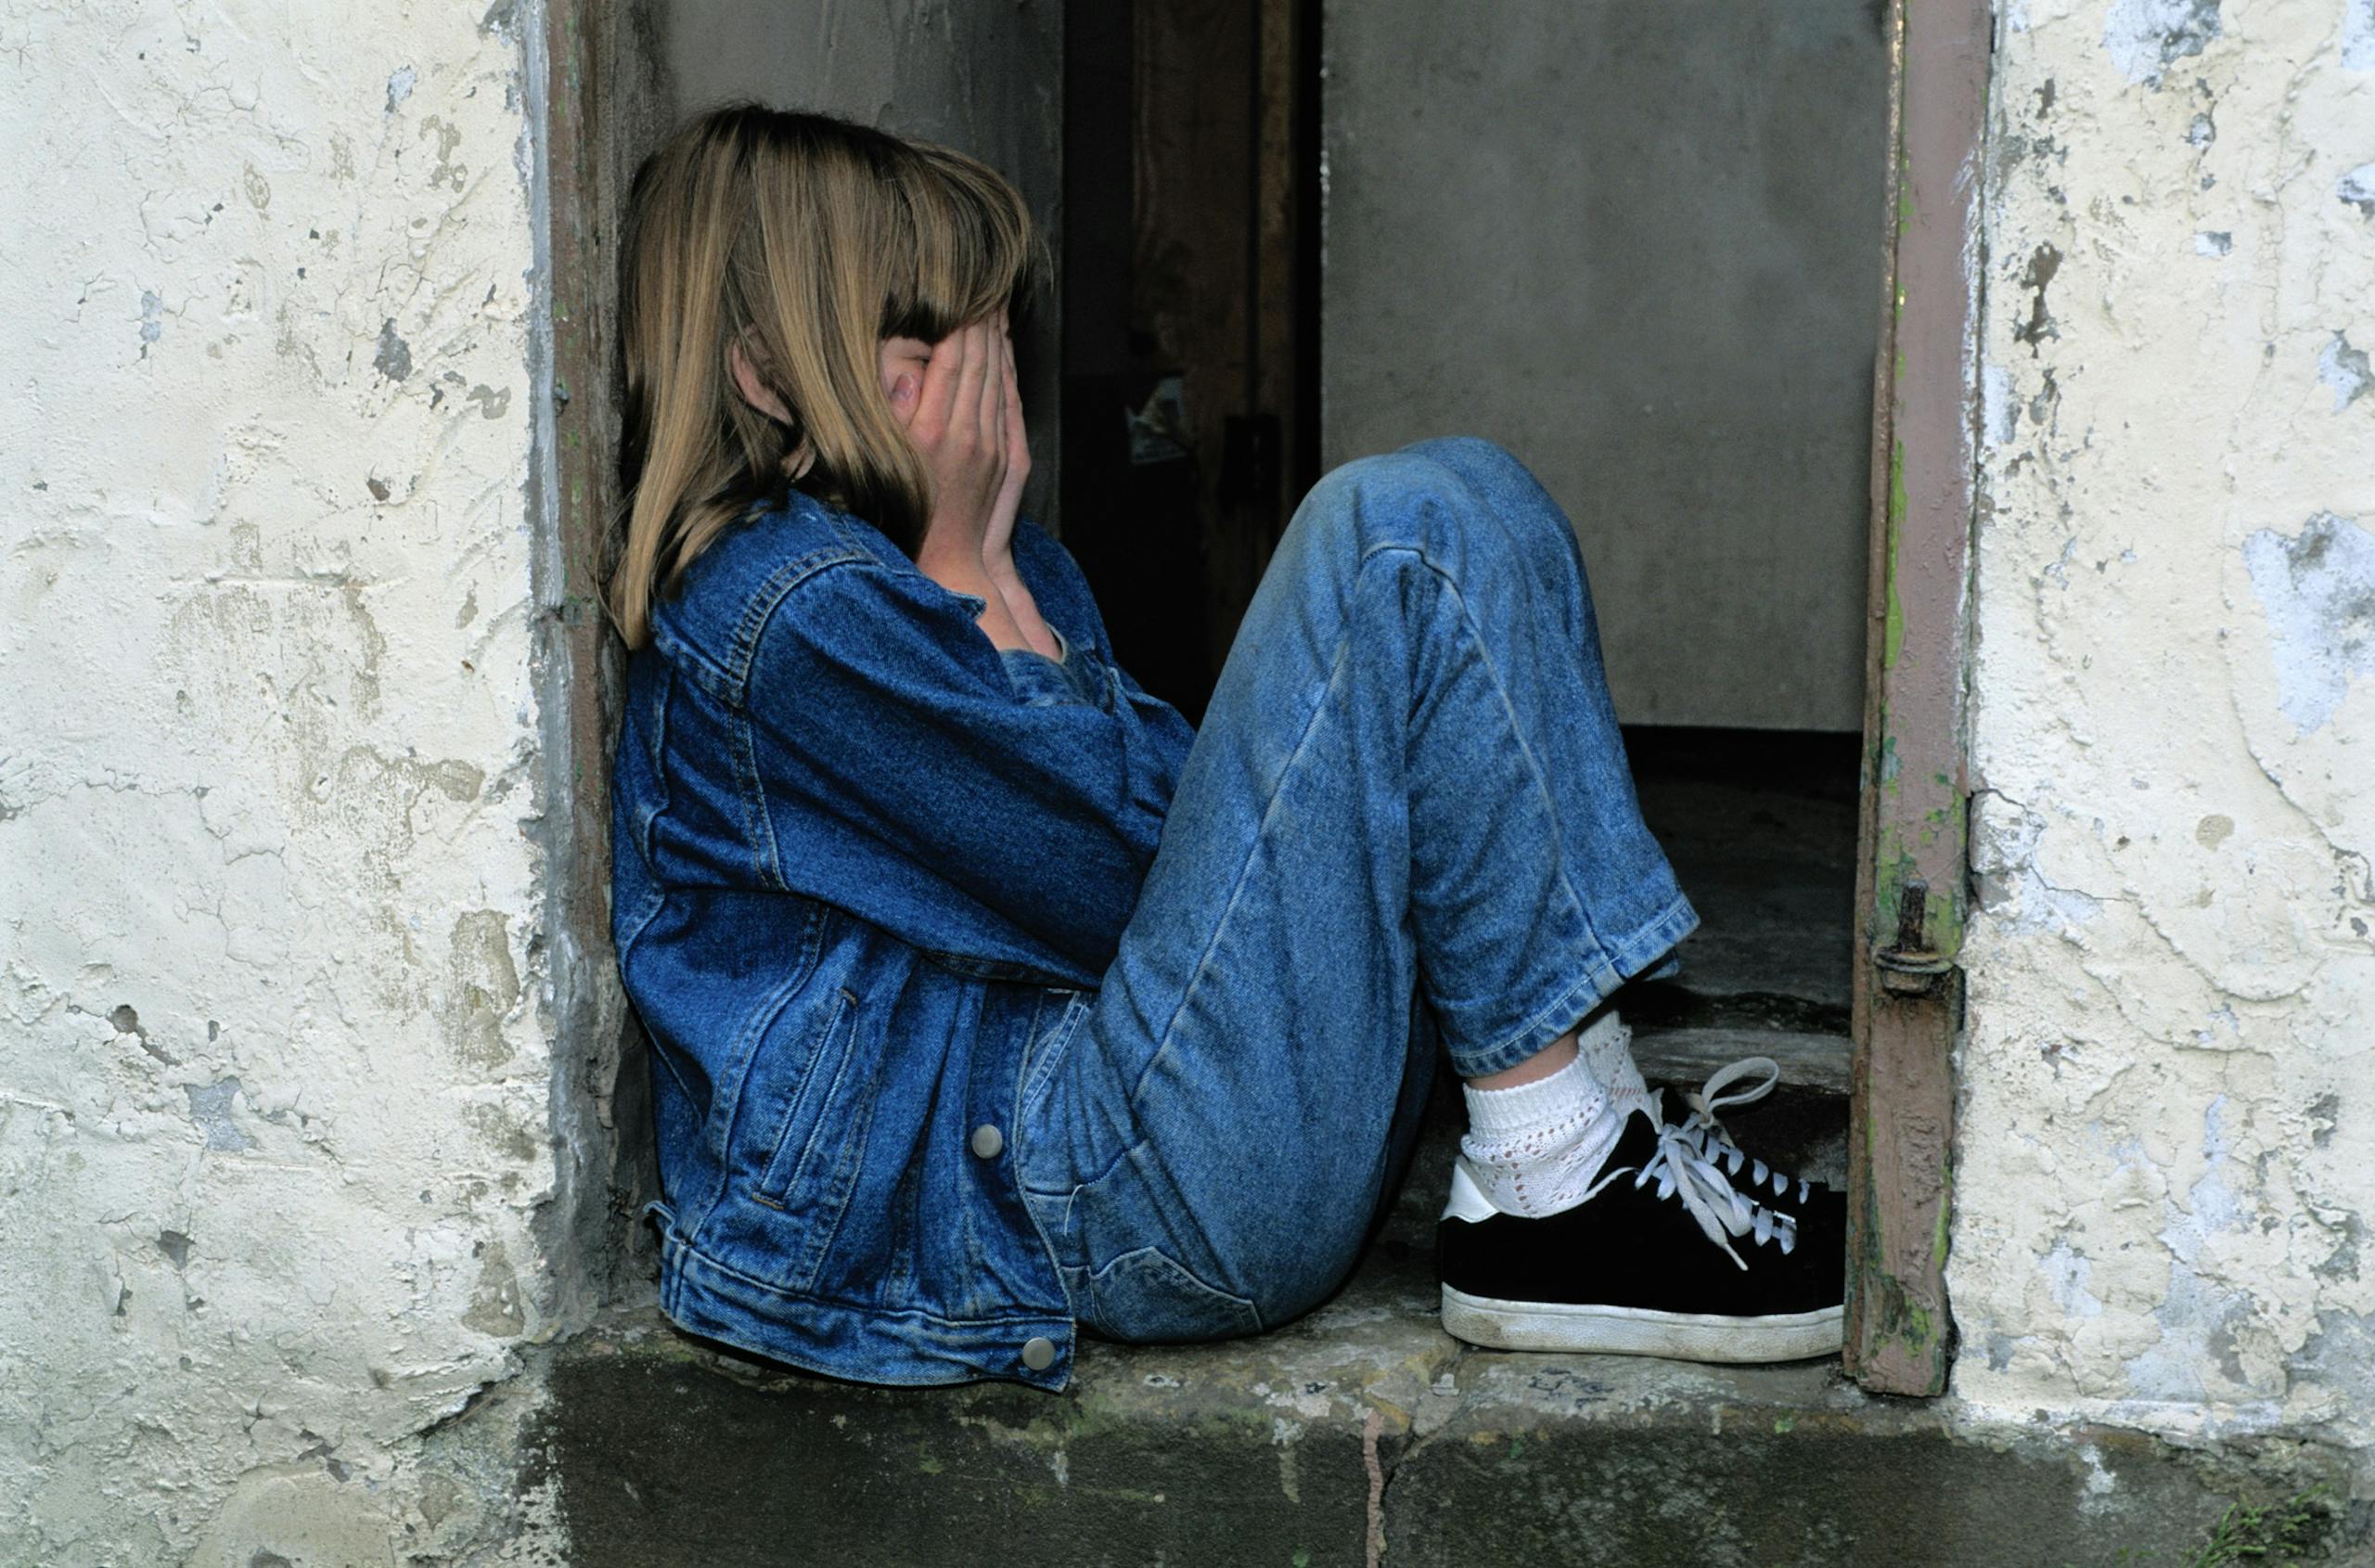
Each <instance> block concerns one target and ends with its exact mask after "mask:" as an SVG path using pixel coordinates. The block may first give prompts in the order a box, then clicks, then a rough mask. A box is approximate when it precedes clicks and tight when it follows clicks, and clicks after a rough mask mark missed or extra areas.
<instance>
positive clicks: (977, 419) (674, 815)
mask: <svg viewBox="0 0 2375 1568" xmlns="http://www.w3.org/2000/svg"><path fill="white" fill-rule="evenodd" d="M632 205H633V211H632V212H631V214H630V216H631V220H632V234H631V238H630V241H629V250H630V256H629V278H628V298H627V301H626V311H625V315H626V331H627V339H626V364H627V392H628V429H627V440H626V452H625V474H626V479H627V483H628V487H629V490H630V492H631V495H632V506H631V511H630V514H629V517H628V520H627V522H626V527H625V531H624V538H623V544H622V546H621V548H620V551H619V555H618V559H617V564H616V568H615V571H614V573H613V576H612V579H611V582H610V605H611V609H612V611H613V613H614V615H615V617H616V620H617V623H618V625H619V629H620V631H621V633H622V634H623V636H624V637H625V640H626V642H627V645H628V647H629V648H630V649H633V650H634V652H633V656H632V658H631V660H630V662H629V666H628V670H629V673H628V687H627V700H626V713H625V722H624V726H623V732H622V734H621V737H620V741H619V749H618V753H617V758H616V765H615V774H614V780H613V796H614V802H615V815H614V832H615V838H616V842H615V845H614V854H615V864H616V871H615V883H614V905H613V911H612V920H613V932H614V935H615V938H616V942H617V947H618V954H619V962H620V967H621V970H622V971H623V976H624V979H625V984H626V989H627V993H628V995H629V996H630V997H632V999H633V1000H634V1002H635V1007H636V1009H637V1010H638V1011H639V1012H640V1014H641V1016H642V1019H643V1022H644V1023H645V1024H646V1026H647V1027H648V1030H649V1032H650V1035H651V1040H652V1060H653V1080H654V1088H655V1100H656V1121H657V1134H658V1139H659V1152H660V1162H661V1181H662V1187H663V1189H664V1193H665V1196H664V1198H663V1199H661V1201H659V1202H655V1203H653V1204H652V1205H651V1206H650V1208H651V1211H652V1212H653V1213H654V1214H656V1215H657V1217H658V1220H659V1223H660V1229H661V1240H662V1253H661V1305H662V1307H663V1308H664V1310H665V1311H666V1312H667V1313H668V1315H669V1316H670V1317H672V1318H674V1320H675V1321H676V1322H677V1323H679V1324H681V1325H682V1326H684V1327H685V1328H687V1329H689V1330H694V1331H696V1332H699V1333H702V1334H706V1335H710V1336H712V1337H714V1338H716V1339H720V1340H724V1341H727V1342H731V1343H735V1344H738V1345H742V1346H745V1347H747V1348H749V1349H751V1350H754V1351H757V1352H759V1353H761V1354H763V1355H765V1356H773V1357H775V1358H777V1359H778V1360H781V1361H786V1362H790V1363H794V1364H797V1365H799V1366H802V1367H807V1368H811V1369H815V1370H819V1371H824V1372H829V1373H834V1374H838V1375H840V1376H843V1377H850V1378H861V1379H867V1380H871V1381H875V1382H894V1383H933V1382H961V1381H965V1380H968V1379H974V1378H1012V1379H1017V1380H1020V1381H1021V1382H1029V1383H1034V1384H1037V1385H1040V1386H1042V1387H1048V1388H1057V1387H1060V1386H1062V1385H1063V1383H1064V1382H1065V1381H1066V1379H1067V1377H1068V1376H1069V1375H1070V1371H1071V1368H1072V1356H1073V1354H1074V1343H1075V1334H1076V1332H1077V1331H1078V1330H1080V1329H1087V1330H1093V1331H1095V1332H1097V1333H1099V1334H1102V1335H1106V1336H1110V1337H1112V1338H1118V1339H1125V1340H1169V1339H1198V1338H1210V1337H1216V1336H1222V1335H1230V1334H1249V1333H1254V1332H1257V1331H1259V1330H1263V1329H1265V1328H1268V1327H1271V1326H1273V1325H1275V1324H1277V1323H1280V1322H1283V1321H1285V1320H1287V1319H1289V1318H1291V1317H1295V1316H1296V1315H1297V1314H1299V1313H1302V1312H1303V1311H1306V1310H1307V1309H1309V1308H1310V1307H1312V1306H1314V1305H1316V1304H1317V1303H1319V1302H1320V1301H1321V1300H1323V1299H1324V1298H1326V1297H1327V1296H1328V1295H1329V1293H1330V1292H1333V1291H1334V1290H1335V1289H1336V1288H1337V1286H1338V1285H1339V1284H1341V1283H1342V1280H1343V1279H1344V1278H1345V1276H1346V1275H1347V1273H1348V1272H1349V1271H1350V1270H1351V1268H1352V1266H1353V1264H1354V1259H1355V1256H1356V1254H1357V1253H1358V1252H1359V1250H1360V1248H1361V1245H1362V1242H1363V1240H1364V1238H1365V1237H1366V1236H1367V1233H1368V1231H1369V1229H1370V1226H1371V1222H1372V1220H1373V1219H1374V1218H1375V1217H1376V1216H1377V1215H1379V1213H1380V1206H1381V1205H1382V1204H1383V1203H1385V1202H1386V1201H1387V1199H1388V1197H1389V1194H1390V1191H1391V1189H1392V1188H1393V1183H1394V1180H1395V1178H1396V1177H1397V1176H1398V1175H1399V1173H1400V1171H1401V1169H1402V1166H1403V1163H1404V1160H1405V1156H1406V1154H1407V1152H1408V1150H1409V1149H1410V1147H1411V1143H1412V1140H1413V1137H1414V1136H1415V1133H1416V1130H1417V1122H1418V1116H1419V1108H1420V1106H1421V1104H1422V1103H1423V1101H1424V1099H1425V1096H1426V1088H1427V1083H1428V1078H1429V1075H1430V1073H1431V1070H1432V1066H1433V1062H1434V1058H1435V1054H1436V1052H1437V1051H1438V1050H1439V1049H1444V1048H1447V1049H1448V1051H1449V1055H1450V1058H1451V1061H1452V1065H1453V1066H1454V1068H1455V1069H1456V1070H1457V1072H1458V1073H1459V1074H1460V1076H1461V1077H1462V1078H1463V1079H1464V1080H1466V1098H1467V1103H1468V1108H1469V1115H1470V1131H1469V1133H1468V1135H1467V1137H1465V1139H1464V1140H1463V1142H1462V1146H1461V1156H1460V1159H1459V1162H1458V1164H1457V1172H1456V1175H1455V1177H1454V1182H1453V1190H1452V1194H1451V1199H1450V1204H1449V1208H1448V1211H1447V1213H1446V1214H1445V1215H1444V1221H1443V1225H1442V1229H1441V1237H1440V1241H1441V1244H1440V1247H1439V1259H1440V1264H1441V1267H1442V1270H1443V1275H1444V1285H1443V1299H1444V1308H1443V1311H1444V1326H1445V1327H1446V1328H1447V1329H1449V1330H1451V1331H1452V1332H1453V1333H1455V1334H1457V1335H1458V1336H1460V1337H1461V1338H1463V1339H1467V1340H1470V1341H1473V1342H1475V1343H1481V1344H1489V1345H1499V1346H1504V1347H1515V1348H1527V1347H1539V1348H1564V1349H1574V1350H1607V1351H1634V1352H1643V1353H1650V1354H1658V1355H1669V1356H1690V1357H1697V1358H1704V1359H1721V1360H1765V1359H1777V1358H1785V1357H1795V1356H1813V1355H1820V1354H1826V1353H1829V1352H1830V1351H1833V1350H1836V1349H1837V1348H1838V1346H1839V1343H1840V1337H1841V1330H1840V1322H1841V1314H1840V1302H1841V1293H1842V1274H1843V1253H1842V1230H1843V1203H1842V1200H1841V1197H1840V1195H1839V1194H1837V1193H1835V1192H1832V1191H1830V1190H1829V1189H1824V1188H1822V1187H1820V1186H1818V1185H1813V1184H1809V1183H1805V1182H1801V1181H1796V1180H1794V1179H1792V1178H1791V1177H1789V1176H1783V1175H1781V1174H1779V1173H1775V1172H1769V1171H1767V1170H1766V1169H1765V1167H1764V1166H1763V1165H1762V1164H1757V1163H1751V1162H1747V1161H1746V1160H1745V1159H1744V1157H1743V1156H1742V1155H1741V1154H1740V1150H1738V1149H1737V1148H1736V1147H1734V1146H1733V1145H1732V1144H1731V1143H1730V1142H1729V1140H1728V1139H1727V1138H1726V1137H1724V1136H1723V1134H1722V1132H1721V1130H1720V1128H1718V1127H1717V1126H1716V1125H1715V1124H1714V1118H1713V1114H1712V1112H1713V1109H1714V1104H1716V1103H1721V1101H1716V1100H1714V1099H1713V1091H1714V1090H1715V1089H1717V1088H1720V1087H1721V1081H1725V1080H1727V1078H1728V1077H1729V1076H1737V1075H1738V1073H1739V1072H1742V1071H1754V1070H1765V1078H1766V1082H1767V1083H1769V1082H1770V1078H1771V1076H1772V1074H1771V1073H1770V1071H1769V1069H1770V1063H1757V1064H1755V1066H1754V1067H1753V1068H1742V1069H1738V1070H1727V1074H1719V1075H1718V1080H1719V1081H1718V1082H1714V1083H1711V1085H1710V1091H1711V1093H1710V1097H1708V1098H1705V1099H1700V1100H1698V1101H1696V1102H1695V1103H1697V1104H1698V1107H1699V1111H1698V1114H1697V1115H1696V1116H1695V1117H1693V1118H1692V1124H1691V1125H1688V1126H1687V1127H1686V1126H1678V1125H1668V1124H1666V1123H1665V1122H1664V1121H1663V1118H1662V1114H1661V1110H1660V1104H1659V1101H1658V1099H1656V1098H1655V1097H1653V1096H1652V1095H1650V1093H1649V1092H1648V1091H1647V1090H1646V1089H1645V1088H1644V1087H1643V1086H1642V1083H1641V1079H1640V1076H1639V1074H1638V1073H1637V1072H1636V1071H1635V1069H1634V1067H1633V1064H1632V1061H1631V1060H1630V1057H1629V1054H1628V1049H1627V1040H1626V1035H1625V1033H1624V1029H1623V1027H1622V1026H1621V1025H1620V1024H1619V1023H1618V1022H1617V1021H1616V1019H1615V1017H1614V1015H1613V1013H1612V1012H1611V1011H1609V1010H1608V1009H1606V1007H1605V1006H1604V1003H1605V1001H1606V998H1607V997H1608V996H1610V994H1611V992H1612V991H1614V990H1615V988H1616V987H1617V986H1618V985H1619V984H1620V983H1622V982H1624V980H1626V979H1627V978H1629V977H1632V976H1636V975H1640V974H1643V973H1647V972H1652V971H1656V970H1659V969H1660V968H1661V966H1662V965H1663V964H1665V962H1666V960H1667V959H1668V957H1669V955H1670V953H1671V951H1672V949H1673V948H1674V946H1675V943H1676V942H1678V941H1679V940H1680V939H1681V938H1682V937H1683V936H1684V935H1685V934H1687V933H1688V932H1689V931H1690V930H1691V929H1692V927H1693V926H1694V925H1695V924H1696V917H1695V916H1694V915H1693V914H1692V913H1691V910H1690V906H1689V905H1688V903H1687V902H1686V901H1685V900H1684V899H1683V897H1682V895H1681V893H1679V892H1678V891H1677V889H1676V888H1675V883H1674V880H1673V876H1672V873H1671V872H1670V871H1669V870H1668V868H1667V866H1666V862H1665V859H1664V856H1663V855H1662V854H1661V853H1660V851H1659V848H1658V846H1657V844H1656V842H1654V841H1653V840H1652V839H1651V838H1650V833H1649V831H1648V830H1647V829H1645V828H1644V827H1643V825H1642V823H1641V819H1640V816H1639V814H1638V811H1637V807H1636V804H1635V802H1634V795H1633V789H1632V783H1631V779H1630V777H1629V775H1628V773H1627V770H1626V765H1625V759H1624V749H1623V745H1622V742H1621V740H1620V739H1619V737H1618V732H1617V727H1616V719H1615V714H1614V713H1613V712H1612V711H1611V706H1610V702H1609V697H1608V691H1607V688H1606V684H1605V682H1604V680H1603V678H1602V675H1601V670H1600V665H1599V649H1598V633H1597V630H1596V628H1595V624H1594V622H1593V617H1592V608H1591V601H1590V598H1589V596H1588V592H1587V590H1586V588H1585V580H1584V572H1583V565H1582V561H1581V559H1580V557H1579V554H1578V551H1577V546H1576V543H1575V537H1574V534H1573V530H1572V529H1571V527H1570V526H1569V524H1568V521H1567V520H1566V519H1565V518H1564V517H1562V516H1561V515H1560V511H1559V509H1558V508H1557V507H1556V506H1555V505H1553V504H1552V502H1551V500H1550V498H1549V496H1548V495H1546V494H1544V492H1543V490H1542V489H1541V487H1540V486H1539V485H1538V484H1536V483H1535V482H1534V479H1533V478H1532V477H1531V476H1530V475H1529V474H1528V473H1527V472H1526V471H1525V469H1523V468H1522V467H1521V466H1520V465H1519V463H1518V462H1517V460H1516V459H1515V458H1513V457H1511V456H1509V455H1508V454H1507V453H1506V452H1503V451H1501V450H1500V449H1498V448H1496V447H1494V446H1491V445H1489V444H1486V443H1481V442H1475V441H1439V442H1430V443H1424V444H1421V445H1419V446H1414V447H1411V448H1409V449H1407V450H1406V451H1403V452H1399V453H1395V454H1393V455H1392V456H1380V457H1372V458H1367V459H1364V460H1362V461H1360V462H1356V463H1352V464H1349V465H1347V466H1346V467H1344V468H1342V469H1338V470H1336V471H1335V472H1334V473H1331V474H1329V476H1328V477H1327V478H1326V479H1324V480H1322V481H1321V482H1320V483H1319V484H1318V485H1317V486H1316V487H1315V488H1314V489H1313V491H1312V493H1311V495H1310V496H1309V497H1308V498H1307V499H1306V500H1305V501H1304V502H1303V506H1302V508H1300V509H1299V510H1298V511H1297V513H1296V515H1295V519H1294V521H1293V523H1292V525H1291V526H1290V528H1289V529H1288V530H1287V532H1286V533H1285V535H1284V537H1283V538H1282V539H1281V540H1280V541H1279V544H1278V547H1277V553H1276V556H1275V558H1274V559H1273V560H1272V562H1271V565H1270V568H1269V571H1268V573H1267V575H1266V576H1265V578H1264V579H1263V582H1262V585H1261V587H1260V589H1259V591H1258V593H1257V594H1256V595H1255V597H1254V599H1253V602H1252V606H1251V608H1250V609H1249V610H1248V611H1247V613H1246V616H1245V620H1244V623H1243V626H1242V628H1241V630H1240V631H1239V635H1238V639H1237V643H1236V646H1235V647H1234V648H1233V649H1231V651H1230V654H1229V657H1228V661H1227V664H1226V668H1225V669H1224V670H1223V672H1222V674H1221V677H1220V682H1219V685H1218V688H1216V690H1215V691H1214V693H1213V700H1212V704H1211V708H1210V710H1209V713H1208V715H1207V717H1206V719H1205V721H1204V725H1203V727H1202V730H1201V732H1200V733H1192V732H1191V731H1190V729H1189V726H1187V723H1186V721H1185V720H1183V719H1182V718H1181V717H1180V715H1179V714H1178V713H1176V712H1175V711H1174V710H1173V709H1172V708H1170V707H1169V706H1167V705H1165V704H1164V703H1162V702H1161V701H1159V700H1156V699H1154V698H1152V697H1150V696H1149V695H1148V694H1147V693H1146V692H1145V691H1143V690H1141V689H1140V688H1138V686H1137V684H1136V682H1134V681H1133V680H1132V679H1131V678H1130V676H1129V675H1128V674H1127V673H1126V672H1124V671H1123V670H1122V669H1121V668H1119V667H1118V666H1117V665H1116V664H1115V663H1114V662H1113V657H1112V649H1111V645H1110V643H1109V641H1108V640H1107V636H1106V629H1105V626H1104V623H1102V621H1101V620H1100V619H1099V617H1098V610H1097V605H1096V603H1095V601H1094V600H1093V599H1092V598H1090V595H1089V591H1088V587H1087V585H1086V584H1085V582H1084V581H1083V580H1082V578H1081V575H1080V572H1079V571H1078V569H1077V568H1076V567H1075V566H1074V565H1073V563H1072V558H1071V557H1070V556H1069V555H1068V554H1067V553H1066V552H1065V550H1064V549H1063V547H1062V546H1060V545H1059V544H1057V543H1056V542H1055V541H1054V540H1053V539H1051V538H1050V537H1049V536H1048V535H1046V533H1042V532H1041V531H1040V530H1039V529H1038V528H1036V527H1035V526H1033V524H1032V523H1031V522H1030V521H1028V520H1026V519H1023V518H1021V516H1019V515H1018V511H1017V507H1018V502H1019V498H1020V495H1021V489H1022V483H1023V479H1024V477H1025V474H1026V472H1027V470H1028V468H1029V457H1028V456H1027V449H1026V446H1025V443H1024V439H1023V419H1022V408H1021V401H1020V399H1019V398H1018V397H1017V395H1016V392H1015V379H1014V361H1013V353H1012V350H1011V348H1010V346H1009V343H1008V335H1007V323H1008V318H1009V313H1010V312H1011V311H1013V310H1015V309H1016V308H1018V307H1020V306H1021V305H1022V304H1023V303H1024V302H1026V301H1027V299H1028V297H1029V296H1030V294H1031V293H1032V292H1033V289H1035V288H1036V287H1037V286H1038V285H1039V282H1040V276H1041V273H1042V270H1043V263H1042V260H1041V251H1040V248H1039V242H1038V240H1037V239H1036V238H1035V237H1034V234H1033V226H1032V223H1031V219H1030V215H1029V213H1028V212H1026V211H1025V209H1024V207H1023V205H1022V202H1021V199H1020V198H1019V197H1018V196H1017V195H1016V193H1015V192H1014V190H1013V189H1012V187H1011V186H1008V184H1007V183H1006V182H1005V181H1004V180H1002V179H1001V178H999V177H998V176H997V175H996V174H994V173H992V172H991V171H990V170H989V169H987V168H985V167H983V166H982V164H980V163H978V162H975V161H973V160H971V159H969V158H966V157H963V156H961V155H959V154H956V153H954V152H950V151H948V150H946V149H944V148H935V147H931V146H926V145H924V144H921V143H917V142H909V141H904V140H901V139H899V138H897V137H893V136H891V135H885V134H883V133H880V132H878V131H872V130H867V129H865V128H862V127H859V126H856V125H851V124H845V123H842V122H837V121H833V120H828V119H824V118H821V117H818V116H814V115H805V114H790V113H781V112H777V111H773V110H769V109H760V108H755V107H738V108H732V109H722V110H719V111H716V112H713V113H710V114H705V115H702V116H700V118H698V119H696V120H694V121H693V122H690V123H689V124H687V126H685V127H684V128H683V129H682V130H681V131H680V132H679V133H678V134H677V135H675V136H674V139H673V140H671V141H670V142H669V143H668V145H667V146H666V147H664V148H662V149H661V151H660V152H658V153H657V154H655V155H654V156H653V157H652V159H651V160H650V161H648V163H647V164H646V166H645V167H644V169H643V170H642V172H641V173H640V174H638V176H637V178H636V180H635V189H634V194H633V198H632ZM1439 1042H1440V1043H1439ZM1761 1092H1762V1090H1761V1089H1757V1090H1752V1091H1751V1092H1750V1093H1749V1094H1747V1095H1743V1096H1736V1097H1733V1098H1734V1099H1745V1098H1753V1097H1754V1094H1756V1093H1761Z"/></svg>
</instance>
